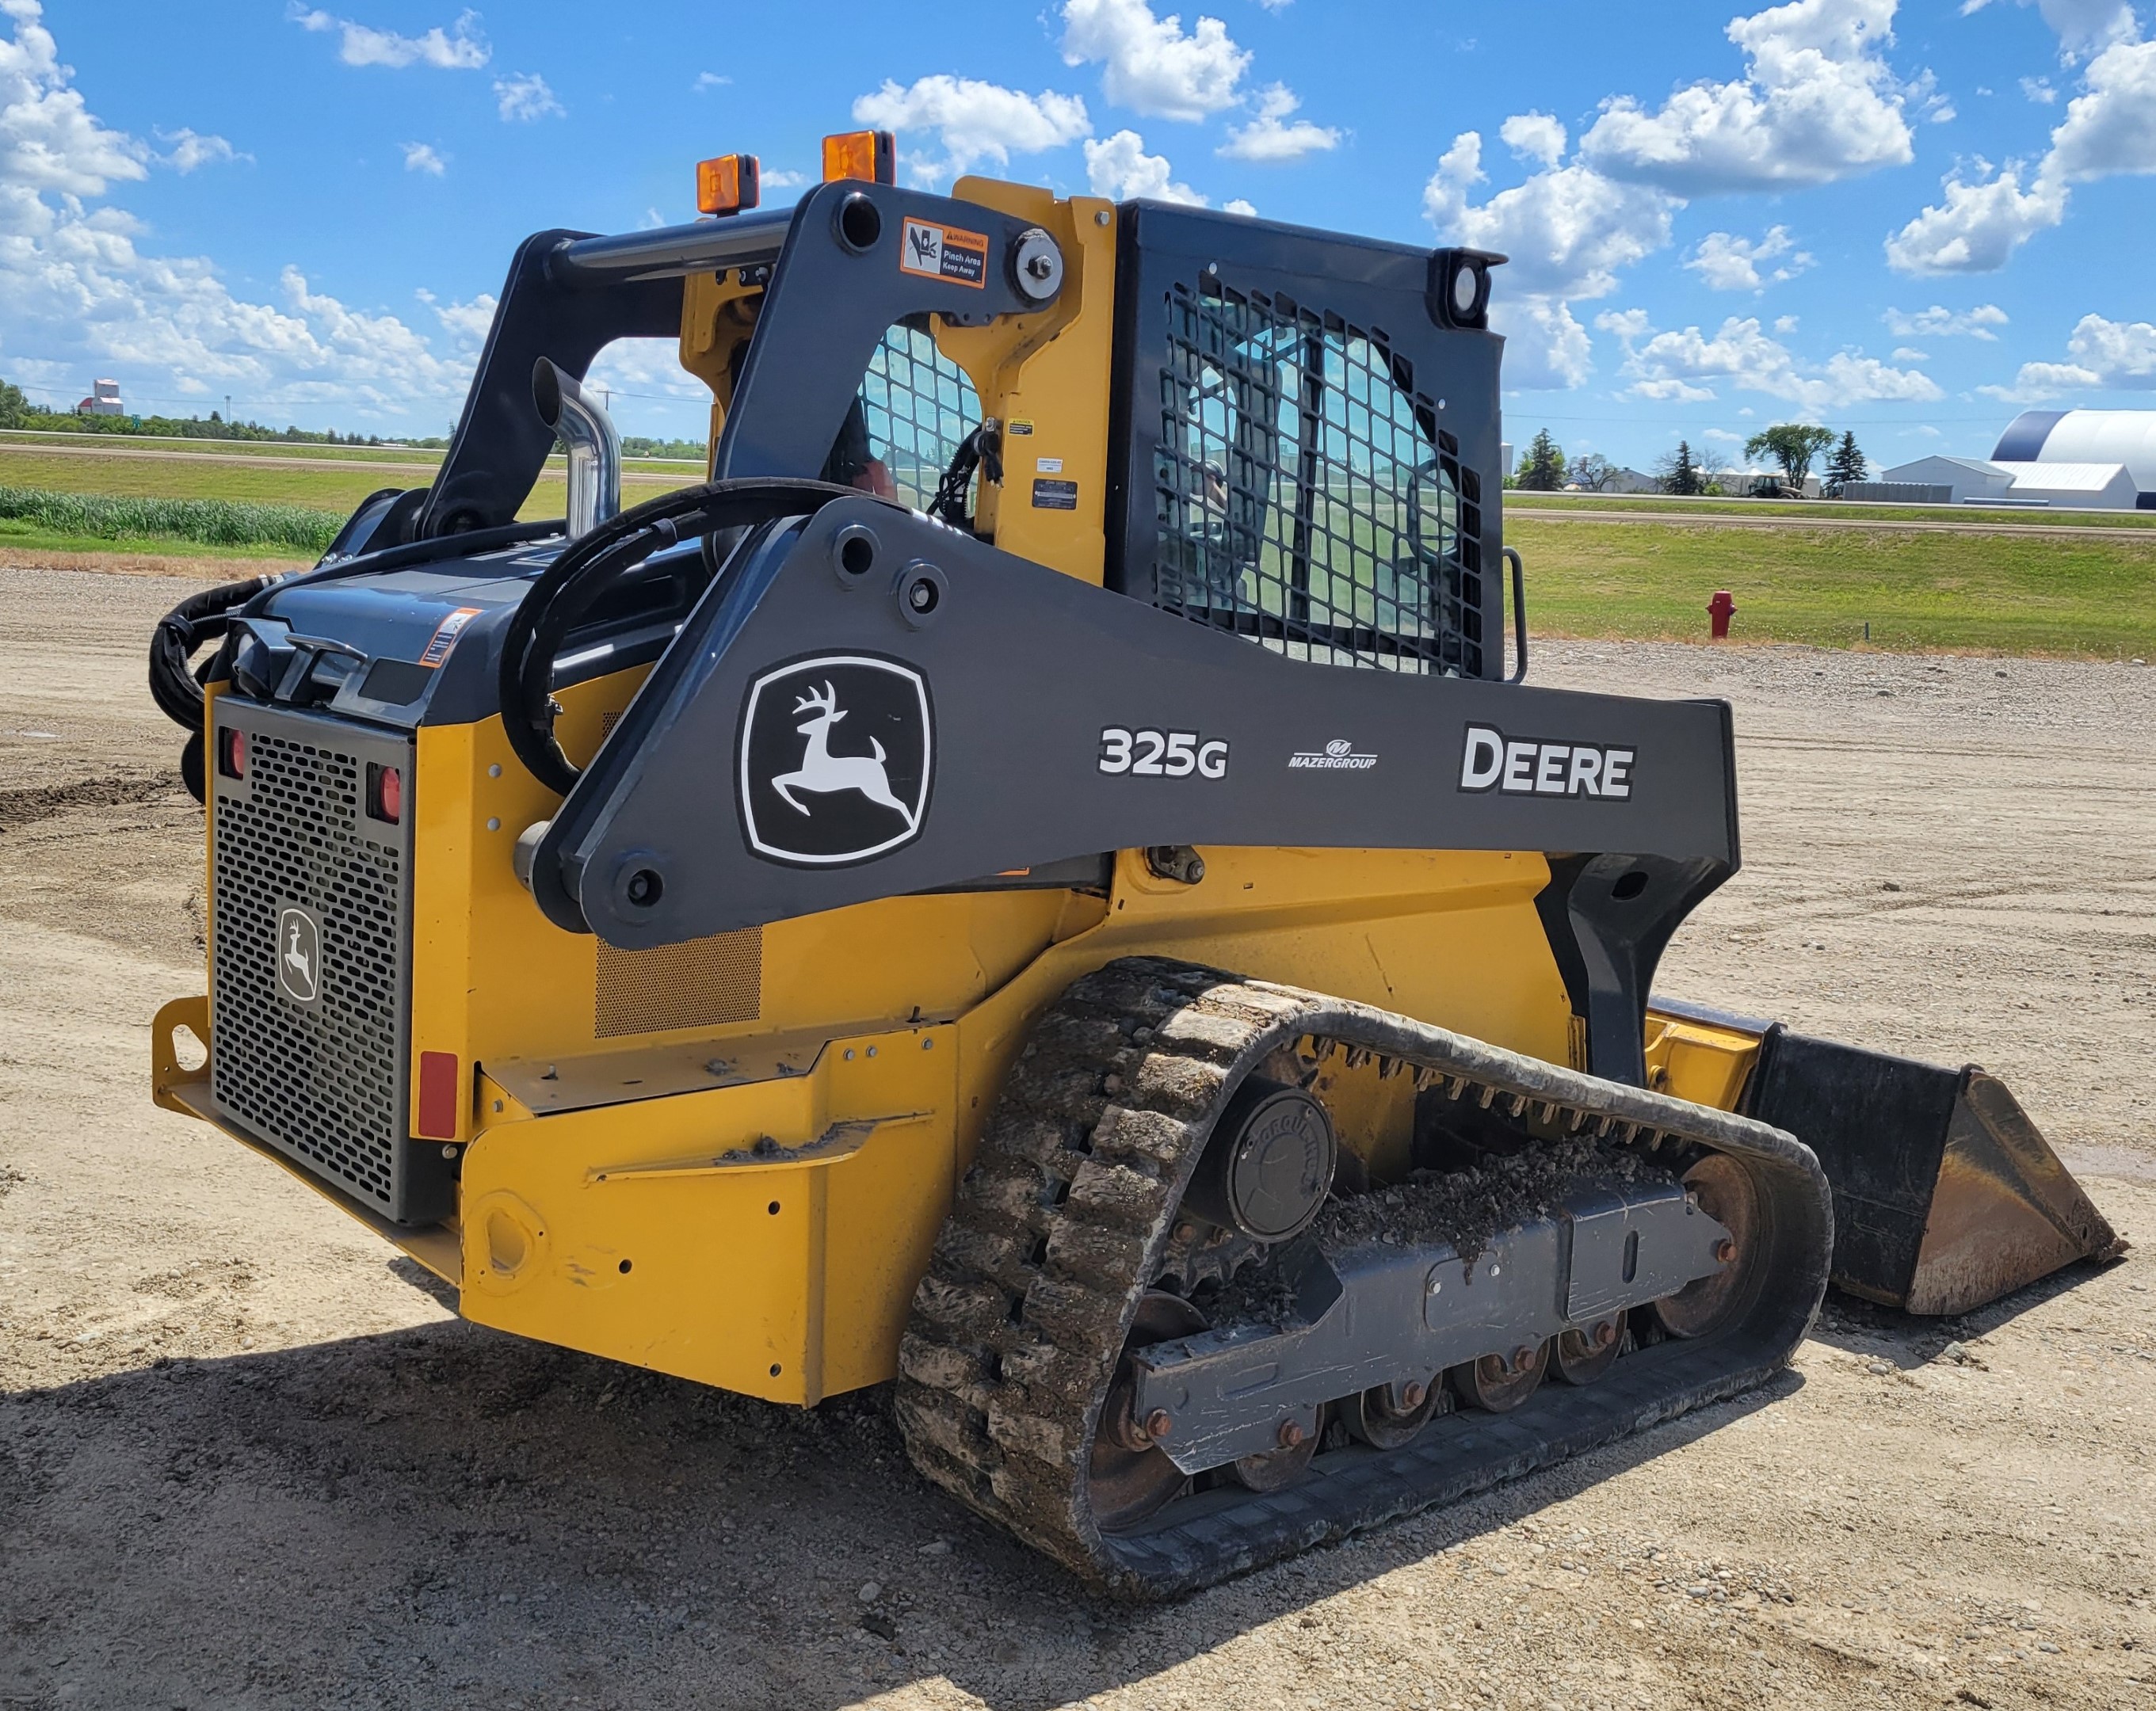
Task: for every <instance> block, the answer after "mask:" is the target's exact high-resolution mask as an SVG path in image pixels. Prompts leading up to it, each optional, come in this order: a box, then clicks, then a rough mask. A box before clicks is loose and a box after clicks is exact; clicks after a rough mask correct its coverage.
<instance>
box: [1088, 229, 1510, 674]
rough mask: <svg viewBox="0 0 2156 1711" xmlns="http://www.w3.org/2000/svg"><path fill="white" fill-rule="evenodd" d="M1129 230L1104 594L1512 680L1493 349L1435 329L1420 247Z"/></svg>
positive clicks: (1280, 642)
mask: <svg viewBox="0 0 2156 1711" xmlns="http://www.w3.org/2000/svg"><path fill="white" fill-rule="evenodd" d="M1122 221H1123V224H1122V264H1121V273H1120V277H1119V279H1118V280H1117V284H1116V381H1115V390H1114V393H1113V400H1112V405H1113V423H1112V427H1111V437H1112V438H1113V439H1114V440H1115V442H1116V443H1118V444H1121V445H1122V446H1124V447H1125V448H1126V450H1125V453H1124V456H1123V458H1122V462H1121V464H1120V465H1119V466H1116V465H1111V490H1110V494H1109V506H1108V538H1109V567H1108V573H1109V582H1110V586H1111V587H1114V588H1116V590H1117V591H1118V592H1122V593H1126V594H1129V595H1131V596H1132V597H1136V598H1137V599H1141V600H1143V601H1146V602H1147V603H1149V604H1153V605H1158V606H1161V607H1167V608H1168V609H1171V610H1175V611H1178V612H1183V613H1184V614H1185V615H1186V616H1188V617H1191V618H1193V619H1195V620H1196V621H1197V622H1200V623H1203V624H1204V625H1206V626H1207V627H1209V628H1218V629H1224V630H1229V631H1232V632H1235V633H1240V634H1242V635H1245V636H1247V637H1251V638H1255V639H1257V640H1260V641H1261V642H1264V643H1266V644H1267V645H1269V646H1270V647H1271V648H1274V649H1275V650H1276V651H1279V652H1282V653H1288V654H1290V655H1291V656H1293V657H1296V658H1315V659H1323V660H1329V661H1332V662H1333V663H1342V664H1368V665H1378V666H1383V667H1387V668H1390V669H1406V670H1410V671H1419V672H1420V671H1427V672H1445V673H1450V674H1457V675H1464V676H1470V677H1487V678H1495V677H1499V676H1501V675H1502V673H1503V661H1502V658H1501V655H1502V653H1503V649H1502V648H1501V646H1497V645H1493V644H1495V643H1496V640H1497V638H1498V634H1499V625H1500V622H1501V610H1502V592H1501V587H1500V586H1499V581H1498V579H1497V578H1496V576H1494V575H1492V574H1487V573H1486V572H1489V571H1494V569H1495V567H1496V563H1497V555H1498V551H1499V548H1500V546H1501V530H1502V521H1501V515H1500V508H1501V507H1500V500H1499V497H1498V489H1499V485H1500V479H1499V478H1500V475H1501V471H1500V469H1499V467H1498V455H1499V454H1498V433H1499V425H1498V397H1497V384H1498V380H1497V377H1498V359H1499V353H1500V351H1501V347H1502V344H1503V341H1501V339H1499V338H1498V337H1497V336H1496V335H1494V334H1491V333H1490V332H1488V331H1486V330H1483V329H1481V328H1480V327H1477V326H1456V325H1440V324H1439V323H1438V321H1437V320H1436V319H1435V318H1434V315H1433V308H1434V301H1433V297H1432V293H1431V280H1432V277H1433V266H1434V262H1433V256H1432V253H1431V252H1430V251H1429V250H1426V249H1419V248H1412V247H1410V246H1408V245H1404V244H1391V243H1377V242H1374V241H1372V240H1368V239H1361V238H1343V237H1341V236H1339V235H1337V234H1334V233H1322V232H1313V231H1307V230H1305V229H1303V228H1297V227H1291V226H1281V225H1276V224H1272V223H1267V222H1263V221H1256V220H1249V219H1242V218H1235V217H1233V216H1229V215H1223V214H1214V213H1206V212H1204V210H1200V209H1191V208H1183V207H1169V206H1166V205H1163V204H1158V203H1151V202H1137V203H1132V204H1129V205H1127V206H1126V207H1125V208H1124V209H1123V212H1122ZM1449 254H1450V252H1440V253H1439V257H1440V263H1439V264H1437V270H1438V272H1439V273H1440V274H1441V273H1442V272H1443V271H1444V269H1443V266H1442V264H1441V262H1442V258H1443V257H1445V256H1446V255H1449Z"/></svg>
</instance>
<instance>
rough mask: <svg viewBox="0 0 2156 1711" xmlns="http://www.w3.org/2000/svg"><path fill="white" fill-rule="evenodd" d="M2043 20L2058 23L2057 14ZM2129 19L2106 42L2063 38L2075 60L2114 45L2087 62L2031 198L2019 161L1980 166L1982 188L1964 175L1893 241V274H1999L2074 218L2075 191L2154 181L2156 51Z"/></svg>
mask: <svg viewBox="0 0 2156 1711" xmlns="http://www.w3.org/2000/svg"><path fill="white" fill-rule="evenodd" d="M2064 9H2066V10H2072V9H2073V8H2064ZM2045 15H2046V18H2047V19H2049V18H2051V7H2050V6H2049V5H2046V11H2045ZM2121 15H2122V16H2123V18H2124V23H2123V25H2117V21H2116V20H2114V21H2113V22H2114V25H2115V26H2116V28H2114V29H2113V32H2112V34H2111V35H2110V36H2108V37H2103V38H2099V37H2097V36H2095V35H2092V34H2091V33H2089V30H2090V28H2092V26H2089V25H2087V24H2086V23H2084V24H2083V25H2081V26H2077V27H2076V28H2079V29H2080V31H2081V33H2078V34H2074V35H2071V36H2070V35H2069V34H2068V33H2067V32H2066V30H2065V29H2063V28H2062V29H2061V47H2062V49H2064V50H2066V52H2067V53H2068V54H2069V56H2070V57H2071V52H2072V49H2073V44H2075V43H2076V42H2086V43H2093V42H2095V41H2097V40H2098V39H2102V40H2107V42H2108V45H2107V46H2104V47H2103V48H2102V51H2101V52H2099V53H2097V54H2096V57H2095V58H2094V59H2091V60H2090V61H2089V62H2088V64H2087V69H2085V70H2084V72H2083V73H2082V92H2081V93H2080V94H2079V95H2076V96H2075V97H2074V98H2073V100H2071V101H2070V102H2068V103H2067V104H2066V116H2065V117H2064V118H2063V119H2062V120H2061V121H2060V122H2059V124H2058V126H2057V127H2056V129H2055V130H2053V131H2052V132H2051V149H2050V151H2049V152H2048V153H2046V155H2045V156H2044V158H2043V160H2042V161H2040V162H2039V163H2038V165H2037V166H2036V167H2035V172H2034V173H2033V176H2031V177H2030V178H2029V181H2028V188H2027V189H2026V190H2024V189H2023V188H2022V179H2023V174H2024V173H2025V172H2026V171H2027V168H2025V166H2023V165H2022V164H2021V163H2020V162H2019V161H2008V162H2007V163H2006V165H2005V166H2003V167H2001V168H1999V170H1998V171H1997V172H1993V171H1992V170H1991V168H1990V166H1989V164H1988V163H1986V162H1984V161H1977V162H1976V163H1975V172H1976V177H1975V179H1974V182H1971V181H1969V180H1968V179H1965V178H1964V177H1963V176H1962V174H1961V173H1960V172H1959V171H1958V170H1957V171H1956V172H1954V173H1953V175H1951V176H1950V177H1948V179H1947V180H1946V182H1945V185H1944V190H1945V192H1946V194H1945V200H1944V201H1943V202H1942V203H1938V204H1934V205H1932V206H1929V207H1925V208H1924V209H1923V210H1922V212H1921V213H1918V214H1917V217H1916V218H1914V219H1912V220H1911V221H1910V222H1909V223H1908V224H1907V225H1906V226H1904V227H1902V229H1901V230H1900V231H1899V232H1897V233H1895V234H1894V236H1892V238H1888V239H1887V240H1886V260H1887V264H1888V265H1890V266H1892V267H1893V268H1895V269H1897V270H1899V271H1900V272H1902V273H1907V274H1948V273H1955V274H1963V273H1966V274H1974V273H1989V272H1992V271H1993V270H1994V269H1999V268H2001V267H2004V266H2005V264H2006V263H2007V261H2008V260H2009V259H2010V258H2011V257H2012V255H2013V254H2014V252H2015V250H2016V249H2018V248H2020V246H2021V245H2022V244H2024V243H2027V242H2028V241H2029V239H2030V238H2033V237H2035V235H2036V233H2039V232H2042V231H2046V230H2047V229H2049V228H2051V227H2053V226H2056V225H2057V224H2059V223H2060V222H2061V221H2062V220H2064V219H2065V218H2066V204H2067V202H2068V199H2069V197H2070V193H2071V186H2072V185H2074V184H2075V183H2076V182H2087V181H2089V180H2092V179H2097V178H2106V177H2112V176H2113V175H2115V174H2121V173H2131V174H2143V173H2150V172H2156V42H2143V41H2139V40H2137V39H2131V37H2132V36H2133V34H2134V33H2135V28H2136V27H2135V24H2134V19H2133V13H2131V12H2126V13H2123V14H2121ZM2054 27H2055V28H2058V27H2059V24H2058V22H2057V21H2056V20H2054ZM2122 29H2123V31H2124V34H2123V35H2122V34H2120V33H2118V31H2119V30H2122Z"/></svg>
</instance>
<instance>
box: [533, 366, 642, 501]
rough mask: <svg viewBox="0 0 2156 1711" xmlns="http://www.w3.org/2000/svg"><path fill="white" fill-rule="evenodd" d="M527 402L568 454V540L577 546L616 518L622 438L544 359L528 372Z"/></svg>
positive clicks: (572, 383) (596, 407) (570, 381)
mask: <svg viewBox="0 0 2156 1711" xmlns="http://www.w3.org/2000/svg"><path fill="white" fill-rule="evenodd" d="M531 402H533V403H534V404H536V405H537V406H538V407H539V419H540V420H541V421H542V422H544V423H546V424H547V427H549V428H552V429H553V430H554V432H555V433H556V434H557V435H558V436H559V437H560V438H561V441H562V446H563V447H564V448H566V449H567V452H568V454H569V510H568V518H569V529H568V534H569V539H570V540H577V539H579V538H580V537H582V536H583V535H588V534H590V533H591V532H592V530H593V529H595V528H597V527H598V525H600V524H601V523H603V522H605V521H606V520H608V518H609V517H613V516H615V515H619V513H620V510H621V436H620V435H619V433H616V432H615V431H614V426H613V418H612V417H610V416H608V414H607V412H605V411H604V410H603V409H602V408H601V407H599V405H598V403H597V402H594V401H593V399H590V398H588V397H585V396H584V392H583V387H579V386H578V385H577V381H576V377H575V376H573V375H572V374H569V373H567V372H566V371H563V370H562V369H560V368H557V367H556V366H554V364H553V363H552V362H551V361H548V360H547V358H546V357H544V356H542V357H541V358H540V359H539V360H538V361H536V362H535V363H534V364H532V366H531Z"/></svg>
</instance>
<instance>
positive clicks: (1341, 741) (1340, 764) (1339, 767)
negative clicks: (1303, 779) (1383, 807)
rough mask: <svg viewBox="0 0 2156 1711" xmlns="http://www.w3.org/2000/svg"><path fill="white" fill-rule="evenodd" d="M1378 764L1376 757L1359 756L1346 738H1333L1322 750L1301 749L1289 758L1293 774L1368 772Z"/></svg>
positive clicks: (1288, 762) (1289, 765) (1288, 767)
mask: <svg viewBox="0 0 2156 1711" xmlns="http://www.w3.org/2000/svg"><path fill="white" fill-rule="evenodd" d="M1377 764H1378V757H1377V756H1375V755H1365V754H1358V752H1357V751H1356V748H1355V745H1354V744H1353V743H1351V742H1349V741H1348V740H1347V738H1346V737H1344V736H1337V737H1335V738H1333V739H1332V741H1331V742H1329V743H1327V745H1325V746H1324V747H1323V748H1322V749H1299V750H1296V752H1295V753H1294V754H1292V755H1290V756H1288V757H1287V770H1288V771H1291V772H1368V771H1369V770H1370V769H1371V768H1372V767H1373V766H1376V765H1377Z"/></svg>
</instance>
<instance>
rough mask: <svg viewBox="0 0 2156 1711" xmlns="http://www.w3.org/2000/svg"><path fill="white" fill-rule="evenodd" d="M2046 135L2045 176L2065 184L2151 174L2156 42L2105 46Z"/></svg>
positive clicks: (2154, 168) (2155, 163)
mask: <svg viewBox="0 0 2156 1711" xmlns="http://www.w3.org/2000/svg"><path fill="white" fill-rule="evenodd" d="M2082 83H2083V85H2084V93H2082V94H2081V95H2076V96H2075V97H2074V99H2073V100H2071V101H2070V102H2068V103H2067V104H2066V118H2065V120H2063V121H2061V124H2060V126H2059V128H2058V129H2057V130H2056V131H2053V132H2052V133H2051V156H2050V158H2049V160H2048V161H2046V163H2045V164H2046V172H2047V173H2055V174H2056V175H2058V176H2059V177H2064V178H2066V179H2069V180H2076V179H2080V180H2087V179H2091V178H2102V177H2107V176H2109V175H2110V174H2112V173H2115V172H2136V173H2138V172H2156V42H2119V43H2117V44H2113V45H2112V46H2111V47H2108V48H2106V49H2104V50H2103V52H2102V53H2101V54H2097V57H2096V58H2095V59H2092V60H2091V61H2090V62H2089V64H2088V69H2087V72H2086V73H2085V74H2083V78H2082Z"/></svg>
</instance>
